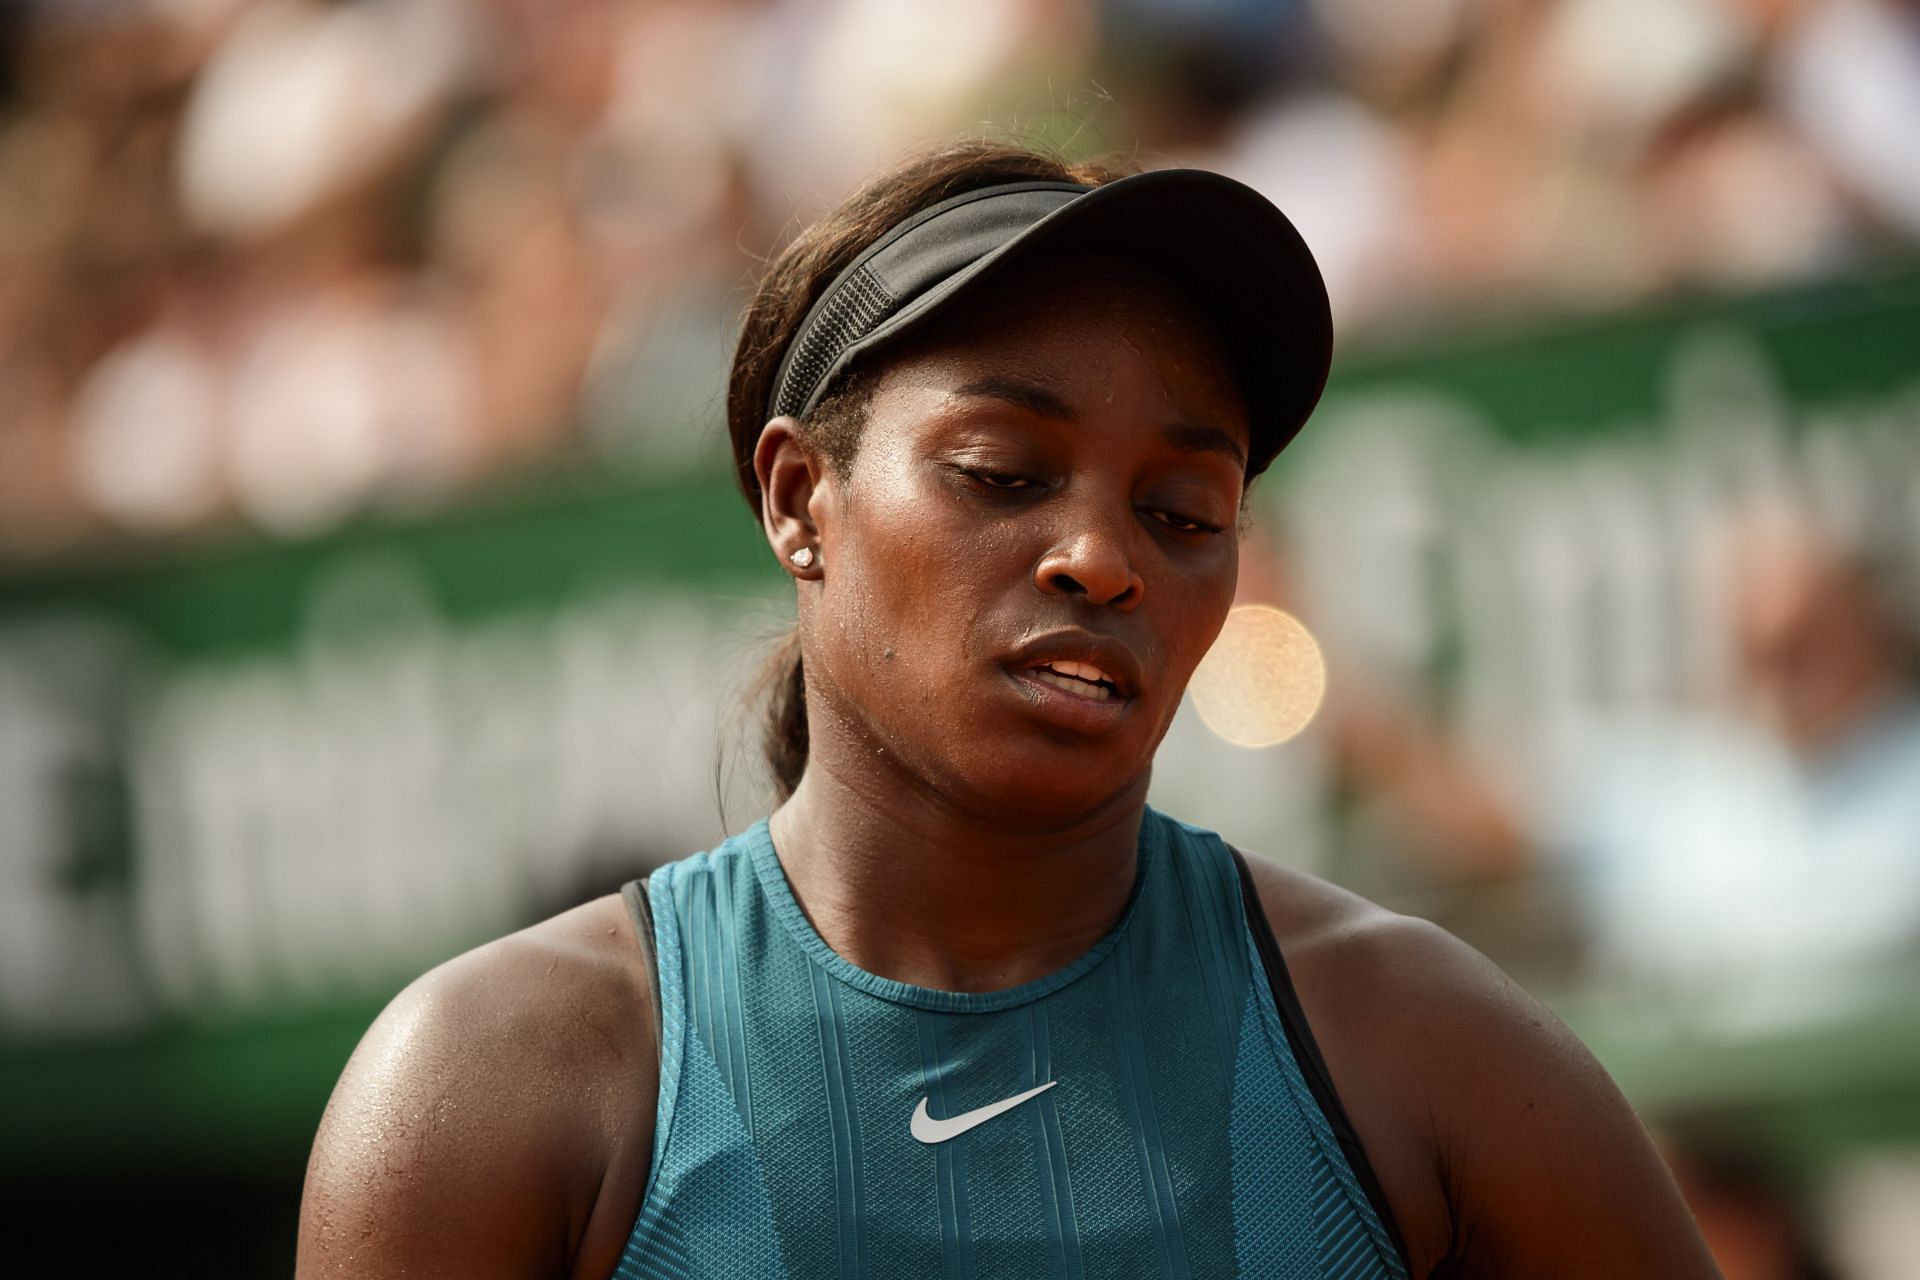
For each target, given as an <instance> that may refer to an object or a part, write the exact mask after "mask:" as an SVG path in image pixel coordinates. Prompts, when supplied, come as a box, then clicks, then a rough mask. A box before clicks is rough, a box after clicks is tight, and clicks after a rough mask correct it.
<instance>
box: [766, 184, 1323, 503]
mask: <svg viewBox="0 0 1920 1280" xmlns="http://www.w3.org/2000/svg"><path fill="white" fill-rule="evenodd" d="M1073 252H1095V253H1104V254H1108V255H1111V256H1114V257H1117V258H1120V259H1123V260H1126V261H1131V262H1135V263H1138V264H1139V265H1141V266H1143V267H1146V268H1148V269H1151V270H1154V271H1156V272H1158V273H1159V274H1161V275H1162V276H1164V277H1165V278H1167V279H1168V280H1169V281H1171V282H1172V283H1173V284H1174V285H1175V286H1176V287H1178V288H1180V289H1182V290H1184V291H1185V292H1186V293H1187V294H1189V295H1190V296H1191V297H1192V298H1193V299H1194V301H1195V303H1196V304H1197V305H1198V306H1199V308H1200V310H1201V312H1202V313H1203V314H1204V315H1205V316H1207V318H1208V319H1209V320H1210V321H1211V322H1212V324H1213V327H1214V329H1215V332H1216V333H1217V335H1218V337H1219V339H1220V341H1221V343H1222V344H1223V346H1224V348H1225V354H1226V356H1227V359H1228V362H1229V366H1230V368H1231V369H1232V370H1233V373H1234V375H1235V377H1236V379H1237V381H1238V383H1239V386H1240V389H1241V393H1242V395H1244V396H1245V398H1246V401H1247V408H1248V412H1249V417H1250V419H1251V422H1252V429H1253V448H1252V454H1251V456H1250V457H1249V459H1248V463H1247V475H1248V478H1252V477H1253V476H1256V475H1258V474H1259V473H1260V472H1262V471H1264V470H1266V468H1267V466H1268V465H1269V464H1270V463H1271V462H1272V461H1273V459H1274V457H1275V455H1277V454H1278V453H1279V452H1280V450H1281V449H1282V448H1284V447H1285V446H1286V444H1287V443H1288V442H1289V441H1290V440H1292V439H1293V437H1294V436H1295V435H1296V434H1298V433H1299V430H1300V428H1301V427H1302V426H1303V425H1304V424H1305V423H1306V420H1307V417H1308V415H1309V414H1311V413H1312V412H1313V407H1314V405H1315V404H1316V403H1317V402H1318V401H1319V399H1320V393H1321V391H1322V390H1323V389H1324V388H1325V386H1326V381H1327V370H1328V367H1329V364H1330V363H1331V360H1332V355H1333V324H1332V319H1331V317H1330V315H1329V313H1328V307H1327V291H1326V285H1325V283H1324V282H1323V281H1322V280H1321V277H1320V270H1319V267H1318V266H1317V265H1316V264H1315V263H1314V260H1313V255H1312V254H1311V253H1310V252H1309V251H1308V249H1307V246H1306V242H1305V241H1304V240H1302V239H1301V238H1300V233H1299V232H1298V231H1296V230H1295V229H1294V227H1293V224H1292V223H1291V222H1289V221H1288V220H1287V218H1286V216H1285V215H1284V214H1282V213H1281V212H1280V210H1278V209H1277V208H1275V207H1274V206H1273V204H1272V202H1270V201H1269V200H1267V198H1266V197H1265V196H1262V195H1261V194H1260V193H1259V192H1257V191H1255V190H1253V189H1252V188H1251V187H1248V186H1246V185H1244V184H1242V183H1239V182H1235V181H1234V180H1233V179H1231V178H1227V177H1223V176H1222V175H1220V174H1216V173H1209V172H1206V171H1204V170H1199V169H1162V170H1156V171H1154V172H1151V173H1143V174H1136V175H1134V176H1132V177H1128V178H1122V179H1120V180H1118V181H1116V182H1111V183H1108V184H1106V185H1104V186H1098V187H1079V186H1073V185H1070V184H1066V183H1052V182H1024V183H1013V184H1009V185H1005V186H998V187H989V188H985V189H982V190H979V191H973V192H968V193H966V194H964V195H961V196H957V197H954V198H953V199H951V200H947V201H943V202H942V203H940V204H937V205H934V206H932V207H931V208H928V209H925V210H922V211H921V212H920V213H918V214H915V215H914V216H913V217H911V218H908V219H905V220H904V221H903V222H902V223H901V224H900V225H899V226H897V227H895V228H893V229H892V230H890V231H889V232H888V233H887V234H886V235H885V236H882V237H881V238H880V239H879V240H878V241H876V242H875V243H874V245H873V246H871V247H870V248H868V249H867V250H866V251H865V252H864V253H862V254H861V256H860V257H859V258H858V259H856V260H855V261H854V262H853V263H852V264H851V265H850V266H849V267H848V268H847V269H846V270H845V271H843V272H841V273H840V275H839V276H837V277H835V279H834V281H833V283H832V284H830V285H829V286H828V287H827V289H826V291H825V292H824V293H822V294H821V296H820V299H819V301H818V302H817V303H816V304H815V305H814V307H813V308H812V310H810V311H809V312H808V313H807V316H806V318H805V320H803V321H802V322H801V325H800V328H799V330H798V331H797V333H796V335H795V338H794V341H793V342H792V343H791V344H790V345H789V347H788V350H787V354H786V356H785V358H784V359H783V360H782V362H781V366H780V370H779V373H778V374H777V375H776V377H775V379H774V391H773V394H772V397H771V400H770V403H769V405H768V409H769V414H770V416H774V417H777V416H780V415H782V414H792V415H794V416H799V417H804V416H805V415H806V414H807V413H809V412H811V411H812V410H813V408H814V406H815V405H817V404H818V403H819V402H820V401H821V399H823V398H824V397H825V395H826V394H827V393H828V392H829V391H830V390H831V389H832V387H833V385H834V383H835V382H837V381H838V379H839V378H840V376H841V375H842V374H843V373H845V372H846V371H847V370H849V369H850V368H852V367H853V366H854V364H855V363H857V362H859V361H860V360H861V359H862V358H863V357H866V356H868V355H870V354H872V353H874V352H876V351H879V350H881V349H883V348H885V347H886V346H888V345H890V344H891V343H893V342H895V341H897V340H898V339H899V338H901V337H902V336H903V335H905V334H907V333H910V332H912V331H914V330H915V329H917V328H919V327H920V326H921V325H923V324H925V323H927V322H928V321H930V320H931V319H932V318H933V317H935V316H938V315H940V314H943V313H945V312H946V311H948V310H949V309H950V308H951V306H952V305H953V303H954V302H955V300H957V299H960V298H972V297H974V296H976V295H977V294H978V293H979V291H981V290H982V289H985V288H990V287H991V285H992V284H993V283H994V281H995V280H996V279H998V278H1000V277H1001V276H1002V275H1003V274H1004V273H1007V272H1009V271H1012V270H1014V269H1016V268H1018V267H1019V266H1020V265H1021V264H1024V263H1027V262H1030V261H1032V260H1033V259H1035V258H1036V257H1043V256H1045V255H1049V254H1054V255H1057V254H1061V253H1073Z"/></svg>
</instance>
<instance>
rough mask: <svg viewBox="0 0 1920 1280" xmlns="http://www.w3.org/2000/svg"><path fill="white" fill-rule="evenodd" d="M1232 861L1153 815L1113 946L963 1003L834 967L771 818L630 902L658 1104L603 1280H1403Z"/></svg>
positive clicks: (632, 890)
mask: <svg viewBox="0 0 1920 1280" xmlns="http://www.w3.org/2000/svg"><path fill="white" fill-rule="evenodd" d="M1237 862H1239V855H1238V854H1237V853H1235V852H1234V851H1232V850H1230V849H1229V848H1228V847H1227V846H1226V844H1225V843H1224V842H1223V841H1221V839H1220V838H1219V837H1218V836H1216V835H1214V834H1212V833H1211V832H1207V831H1202V830H1200V829H1199V828H1197V827H1192V826H1189V825H1187V824H1185V823H1181V822H1178V821H1176V820H1174V819H1172V818H1169V817H1167V816H1165V815H1163V814H1160V813H1158V812H1155V811H1154V810H1152V809H1148V810H1147V813H1146V817H1145V819H1144V821H1143V822H1142V824H1141V829H1140V844H1139V863H1138V872H1137V875H1136V879H1135V884H1134V889H1133V894H1132V897H1131V899H1130V901H1129V903H1128V905H1127V908H1126V910H1125V912H1124V913H1123V915H1122V916H1121V919H1120V921H1119V923H1118V924H1116V925H1115V926H1114V928H1113V929H1112V930H1111V931H1110V932H1109V933H1108V934H1107V935H1106V936H1105V937H1104V938H1102V939H1101V940H1100V941H1099V942H1098V943H1097V944H1095V946H1094V947H1093V949H1092V950H1090V951H1088V952H1087V953H1086V954H1085V955H1083V956H1081V957H1080V958H1079V959H1078V960H1076V961H1074V962H1073V963H1072V964H1070V965H1068V966H1067V967H1066V968H1064V969H1061V970H1059V971H1058V972H1056V973H1054V974H1051V975H1050V976H1048V977H1044V978H1041V979H1038V980H1037V981H1034V982H1030V983H1027V984H1026V985H1024V986H1020V987H1014V988H1012V989H1009V990H1004V991H992V992H982V993H977V994H965V993H958V992H951V991H935V990H929V989H926V988H921V987H913V986H908V985H906V984H904V983H900V982H895V981H891V980H889V979H887V978H882V977H878V976H876V975H874V974H871V973H867V972H865V971H863V970H861V969H859V968H857V967H855V966H854V965H853V964H851V963H849V962H848V961H847V960H845V959H843V958H842V957H840V956H839V955H837V954H835V953H834V951H833V950H832V949H831V948H829V947H828V946H827V945H826V943H825V942H824V941H823V940H822V939H821V938H820V936H819V934H817V933H816V932H814V929H813V926H812V925H811V924H810V923H809V922H808V920H807V918H806V916H805V914H804V913H803V912H802V911H801V909H800V906H799V904H798V903H797V902H796V901H795V900H794V897H793V894H792V892H791V891H790V890H789V888H788V886H787V881H786V876H785V874H784V872H783V871H782V870H781V866H780V859H779V856H778V855H777V854H776V853H775V851H774V847H773V842H772V840H771V838H770V837H769V835H768V832H767V824H766V823H765V822H764V821H762V822H760V823H759V824H757V825H756V826H754V827H753V828H752V829H751V830H749V831H746V832H744V833H742V834H741V835H738V836H736V837H734V838H733V839H731V840H728V841H727V842H726V843H725V844H723V845H721V846H720V847H719V848H718V849H715V850H713V851H712V852H711V853H702V854H697V855H695V856H694V857H691V858H688V859H685V860H684V861H681V862H676V863H671V864H669V865H667V866H665V867H663V868H661V869H660V870H659V871H658V872H656V873H655V874H654V875H653V876H652V877H651V878H650V880H649V881H648V882H647V883H646V884H645V885H640V884H634V885H629V886H628V887H627V890H626V893H627V899H628V903H629V906H630V907H632V908H633V909H634V911H635V915H636V917H637V918H638V919H639V921H640V922H641V925H642V927H643V929H644V928H646V927H647V922H648V921H649V919H650V920H651V933H652V936H653V938H654V944H655V957H656V964H657V971H658V982H657V991H658V996H659V1013H660V1041H661V1043H660V1095H659V1104H658V1111H657V1115H656V1120H655V1128H654V1140H653V1166H652V1171H651V1173H650V1175H649V1179H648V1185H647V1191H646V1194H645V1198H644V1200H643V1202H642V1205H641V1209H640V1214H639V1217H638V1219H637V1221H636V1222H635V1224H634V1228H633V1234H632V1236H631V1238H630V1239H629V1240H628V1242H627V1246H626V1250H625V1253H624V1254H623V1256H622V1258H621V1261H620V1267H619V1270H618V1271H617V1272H616V1273H615V1274H616V1276H618V1277H620V1278H621V1280H656V1278H672V1280H683V1278H688V1277H701V1278H703V1280H705V1278H708V1277H719V1278H723V1280H728V1278H733V1277H739V1278H740V1280H748V1278H751V1280H775V1278H781V1280H816V1278H817V1277H866V1276H871V1277H881V1278H887V1280H890V1278H893V1277H921V1276H926V1277H944V1278H948V1280H958V1278H959V1277H970V1276H982V1277H1029V1276H1032V1277H1059V1278H1063V1280H1066V1278H1070V1280H1080V1278H1081V1277H1086V1278H1088V1280H1094V1278H1101V1280H1104V1278H1106V1277H1147V1276H1153V1277H1176V1276H1182V1277H1184V1276H1206V1277H1212V1276H1250V1277H1254V1276H1258V1277H1265V1276H1276V1277H1315V1278H1319V1277H1325V1278H1327V1280H1334V1278H1338V1280H1359V1278H1360V1277H1395V1278H1399V1277H1405V1276H1406V1275H1407V1270H1406V1267H1405V1265H1404V1263H1403V1261H1402V1257H1403V1250H1402V1249H1401V1248H1400V1246H1399V1244H1398V1238H1397V1235H1396V1234H1395V1232H1394V1229H1393V1227H1392V1219H1391V1215H1390V1214H1389V1213H1388V1211H1387V1209H1386V1206H1385V1204H1384V1202H1383V1201H1382V1200H1381V1198H1380V1196H1379V1189H1378V1184H1377V1182H1376V1181H1375V1180H1374V1179H1373V1176H1372V1173H1371V1171H1370V1170H1369V1169H1367V1167H1366V1161H1365V1156H1364V1154H1363V1153H1362V1152H1361V1150H1360V1147H1359V1144H1358V1142H1357V1141H1355V1140H1354V1138H1353V1133H1352V1127H1351V1125H1349V1124H1348V1123H1347V1121H1346V1117H1345V1115H1344V1113H1342V1112H1341V1111H1340V1107H1339V1102H1338V1099H1337V1096H1336V1095H1335V1094H1334V1093H1333V1090H1332V1086H1331V1082H1330V1081H1329V1080H1328V1079H1327V1077H1326V1072H1325V1067H1324V1065H1323V1064H1322V1063H1321V1061H1320V1058H1319V1055H1318V1052H1317V1050H1315V1049H1314V1048H1313V1045H1312V1039H1311V1036H1310V1035H1309V1034H1308V1032H1307V1029H1306V1024H1305V1020H1304V1018H1303V1017H1301V1016H1300V1013H1299V1004H1298V1001H1297V1000H1296V999H1295V998H1294V996H1293V991H1292V987H1291V984H1290V983H1289V982H1288V981H1287V978H1286V971H1285V966H1284V963H1283V962H1282V961H1281V959H1280V955H1279V951H1278V949H1277V948H1274V947H1273V946H1272V935H1271V933H1270V932H1268V931H1267V930H1266V925H1265V920H1264V917H1263V916H1262V915H1261V913H1260V912H1259V911H1258V910H1255V911H1253V912H1251V913H1249V912H1248V911H1247V910H1246V909H1245V906H1244V905H1243V904H1244V903H1245V902H1246V901H1249V900H1252V883H1251V881H1250V880H1248V879H1247V878H1246V871H1245V865H1244V863H1243V862H1239V865H1238V866H1236V863H1237ZM643 936H644V935H643ZM1263 953H1264V954H1263Z"/></svg>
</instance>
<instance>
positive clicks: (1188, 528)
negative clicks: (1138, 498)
mask: <svg viewBox="0 0 1920 1280" xmlns="http://www.w3.org/2000/svg"><path fill="white" fill-rule="evenodd" d="M1148 514H1149V515H1151V516H1152V517H1153V518H1154V519H1156V520H1158V521H1159V522H1160V523H1161V524H1164V525H1166V526H1167V527H1168V528H1169V529H1172V530H1174V531H1175V532H1176V533H1220V532H1222V530H1223V529H1224V526H1222V525H1217V524H1208V523H1207V522H1206V521H1204V520H1196V519H1194V518H1193V517H1192V516H1183V515H1181V514H1180V513H1179V512H1177V511H1152V512H1149V513H1148Z"/></svg>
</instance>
